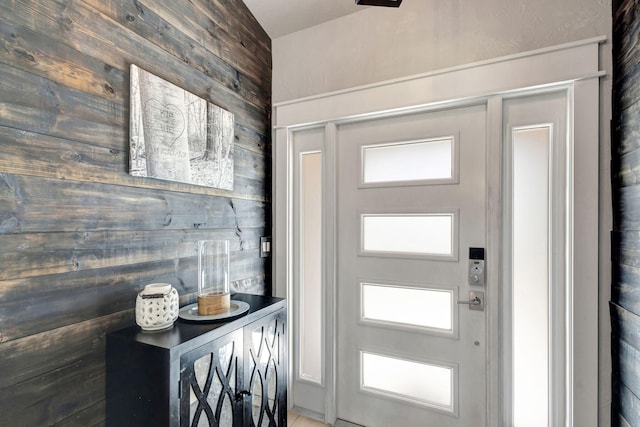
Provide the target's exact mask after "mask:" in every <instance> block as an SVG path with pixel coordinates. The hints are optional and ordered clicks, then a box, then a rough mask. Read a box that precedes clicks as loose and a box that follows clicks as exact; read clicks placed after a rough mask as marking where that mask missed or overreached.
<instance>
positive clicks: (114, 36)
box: [0, 0, 271, 427]
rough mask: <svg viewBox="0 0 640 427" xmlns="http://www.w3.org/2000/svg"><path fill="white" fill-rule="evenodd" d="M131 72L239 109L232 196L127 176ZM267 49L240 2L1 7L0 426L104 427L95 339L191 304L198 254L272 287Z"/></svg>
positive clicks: (20, 3) (41, 1) (49, 0)
mask: <svg viewBox="0 0 640 427" xmlns="http://www.w3.org/2000/svg"><path fill="white" fill-rule="evenodd" d="M132 63H135V64H136V65H138V66H140V67H142V68H144V69H146V70H148V71H150V72H152V73H154V74H156V75H158V76H159V77H161V78H163V79H165V80H167V81H170V82H172V83H174V84H176V85H178V86H180V87H182V88H183V89H185V90H188V91H190V92H192V93H194V94H196V95H198V96H200V97H202V98H204V99H206V100H208V101H210V102H213V103H214V104H216V105H219V106H221V107H222V108H225V109H227V110H229V111H231V112H232V113H233V114H234V115H235V141H234V142H235V150H234V188H233V190H232V191H225V190H220V189H215V188H209V187H201V186H196V185H189V184H184V183H174V182H169V181H163V180H156V179H150V178H136V177H132V176H130V175H129V174H128V163H129V159H128V157H129V140H128V139H129V67H130V65H131V64H132ZM270 92H271V41H270V40H269V38H268V36H267V35H266V33H264V31H263V30H262V29H261V28H260V26H259V24H258V23H257V22H256V21H255V19H254V18H253V16H251V14H250V12H249V11H248V9H247V8H246V6H245V5H244V3H243V2H242V1H241V0H221V1H209V0H202V1H200V0H197V1H196V0H193V1H189V2H173V1H169V0H157V1H156V0H154V1H150V0H123V1H115V0H106V1H103V0H100V1H98V0H11V1H8V2H0V145H1V146H2V150H0V360H1V361H2V363H0V425H3V426H4V425H13V426H36V425H37V426H40V425H43V426H44V425H59V426H83V427H86V426H102V425H104V420H105V402H104V387H105V365H104V353H105V341H104V337H105V334H106V332H108V331H112V330H115V329H120V328H122V327H125V326H130V325H132V324H134V320H135V319H134V310H133V309H134V305H135V297H136V294H137V292H138V291H139V290H140V289H142V287H144V285H146V284H148V283H152V282H168V283H171V284H172V285H173V286H175V287H176V288H177V289H178V291H179V293H180V303H181V305H184V304H189V303H192V302H194V301H195V296H196V292H195V291H196V288H197V275H196V265H197V251H196V243H197V241H198V240H204V239H228V240H230V241H231V251H232V256H231V281H232V286H233V288H234V289H235V290H237V291H239V292H249V293H258V294H263V293H269V292H270V289H271V282H270V280H271V278H270V259H269V258H261V257H260V256H259V240H260V237H261V236H263V235H268V234H270V231H269V230H270V228H271V213H270V211H271V202H270V200H271V188H270V187H271V184H270V183H271V176H270V175H271V171H270V167H271V166H270V164H271V157H270V156H271V153H270V152H271V130H270V126H271V118H270V114H271V95H270Z"/></svg>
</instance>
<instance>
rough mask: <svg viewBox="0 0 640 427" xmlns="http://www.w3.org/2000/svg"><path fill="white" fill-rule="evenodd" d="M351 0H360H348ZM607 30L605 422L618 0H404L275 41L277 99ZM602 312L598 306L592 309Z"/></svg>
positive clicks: (603, 120)
mask: <svg viewBox="0 0 640 427" xmlns="http://www.w3.org/2000/svg"><path fill="white" fill-rule="evenodd" d="M345 1H352V0H345ZM599 35H606V36H607V38H608V41H607V43H605V44H604V45H603V46H602V47H601V64H600V69H603V70H605V71H606V72H607V73H608V74H607V76H606V77H605V78H603V79H602V80H601V84H600V86H601V101H600V102H601V104H600V106H601V108H600V171H599V174H600V230H599V232H600V239H601V243H600V262H599V263H600V265H599V267H600V273H599V276H600V277H599V281H600V310H599V316H600V317H599V324H600V355H599V356H600V378H599V380H600V424H599V425H600V426H609V425H610V421H609V418H610V415H609V412H610V404H611V374H610V372H611V356H610V348H609V341H610V326H609V309H608V301H609V299H610V284H611V263H610V253H611V247H610V240H609V231H610V230H611V222H612V219H611V217H612V213H611V186H610V180H609V159H610V126H609V121H610V118H611V69H612V65H611V41H610V39H611V1H610V0H560V1H559V0H536V1H530V0H404V1H403V3H402V6H401V7H400V8H399V9H395V8H366V9H364V10H362V11H360V12H357V13H355V14H352V15H348V16H345V17H342V18H339V19H336V20H334V21H330V22H327V23H324V24H321V25H318V26H315V27H312V28H309V29H306V30H302V31H299V32H297V33H293V34H290V35H287V36H284V37H280V38H276V39H274V40H273V41H272V49H273V95H272V96H273V102H274V103H278V102H282V101H288V100H292V99H297V98H301V97H306V96H310V95H315V94H321V93H326V92H331V91H336V90H340V89H346V88H350V87H354V86H360V85H365V84H369V83H376V82H380V81H383V80H389V79H394V78H399V77H405V76H408V75H412V74H420V73H424V72H428V71H433V70H438V69H443V68H448V67H452V66H456V65H462V64H467V63H471V62H476V61H481V60H485V59H491V58H496V57H500V56H505V55H509V54H514V53H518V52H525V51H529V50H534V49H538V48H541V47H547V46H553V45H557V44H562V43H566V42H571V41H575V40H580V39H586V38H591V37H595V36H599ZM594 315H596V314H595V313H594Z"/></svg>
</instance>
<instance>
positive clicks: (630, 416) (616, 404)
mask: <svg viewBox="0 0 640 427" xmlns="http://www.w3.org/2000/svg"><path fill="white" fill-rule="evenodd" d="M612 399H613V404H612V408H611V410H612V412H613V414H614V415H616V417H615V418H617V419H620V420H623V421H622V422H621V424H620V425H625V424H624V423H625V422H626V423H627V424H628V425H631V426H637V425H640V399H638V397H637V396H636V395H635V394H633V392H632V391H631V390H629V389H628V388H627V387H626V386H625V385H624V384H623V383H621V382H620V381H617V380H616V379H615V378H614V380H613V385H612ZM615 418H614V420H615ZM614 425H615V424H614Z"/></svg>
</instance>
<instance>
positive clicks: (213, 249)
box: [198, 240, 231, 316]
mask: <svg viewBox="0 0 640 427" xmlns="http://www.w3.org/2000/svg"><path fill="white" fill-rule="evenodd" d="M230 301H231V298H230V289H229V241H228V240H200V241H199V242H198V314H199V315H201V316H210V315H213V314H220V313H225V312H227V311H229V307H230Z"/></svg>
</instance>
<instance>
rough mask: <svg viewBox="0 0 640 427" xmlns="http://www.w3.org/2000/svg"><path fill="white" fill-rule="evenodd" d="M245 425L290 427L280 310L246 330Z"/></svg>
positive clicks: (282, 313)
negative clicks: (287, 426) (288, 425)
mask: <svg viewBox="0 0 640 427" xmlns="http://www.w3.org/2000/svg"><path fill="white" fill-rule="evenodd" d="M244 348H245V353H244V366H245V372H244V384H245V389H246V392H245V395H244V400H245V406H244V421H245V422H244V425H245V426H248V427H281V426H282V427H284V426H286V425H287V337H286V312H285V311H284V310H280V311H278V312H276V313H273V314H271V315H268V316H265V317H263V318H262V319H259V320H257V321H255V322H253V323H250V324H249V325H247V326H245V328H244Z"/></svg>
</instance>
